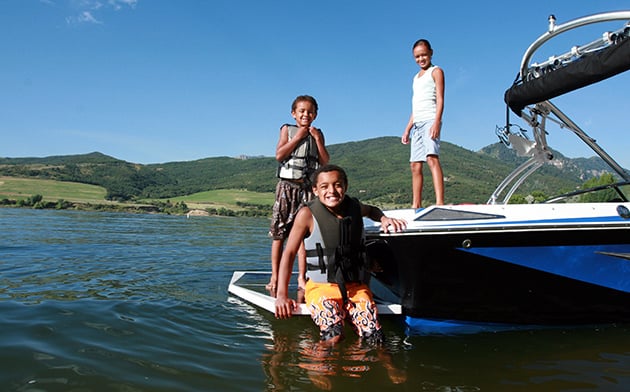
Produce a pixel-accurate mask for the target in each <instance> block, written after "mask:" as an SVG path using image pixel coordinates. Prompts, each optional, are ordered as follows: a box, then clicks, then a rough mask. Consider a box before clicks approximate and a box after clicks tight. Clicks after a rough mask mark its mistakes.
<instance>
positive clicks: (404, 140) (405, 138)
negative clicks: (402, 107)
mask: <svg viewBox="0 0 630 392" xmlns="http://www.w3.org/2000/svg"><path fill="white" fill-rule="evenodd" d="M412 127H413V113H411V116H409V122H408V123H407V126H406V127H405V132H403V135H402V138H401V140H400V141H401V142H402V144H409V133H410V132H411V128H412Z"/></svg>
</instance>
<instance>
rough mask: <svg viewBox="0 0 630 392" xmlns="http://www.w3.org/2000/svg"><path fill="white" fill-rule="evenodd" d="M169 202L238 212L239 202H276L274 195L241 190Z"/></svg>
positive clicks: (180, 198)
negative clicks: (180, 202)
mask: <svg viewBox="0 0 630 392" xmlns="http://www.w3.org/2000/svg"><path fill="white" fill-rule="evenodd" d="M168 200H170V201H171V202H172V203H174V202H179V201H183V202H184V203H186V205H187V206H188V208H196V209H202V210H203V209H206V208H216V209H219V208H226V209H230V210H235V211H236V210H239V209H241V207H240V206H239V205H238V204H237V202H239V203H244V204H256V205H268V206H271V205H273V202H274V200H275V195H274V194H273V193H260V192H250V191H245V190H240V189H217V190H213V191H207V192H199V193H194V194H192V195H187V196H179V197H173V198H169V199H168Z"/></svg>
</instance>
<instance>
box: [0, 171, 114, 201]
mask: <svg viewBox="0 0 630 392" xmlns="http://www.w3.org/2000/svg"><path fill="white" fill-rule="evenodd" d="M106 193H107V192H106V191H105V188H103V187H100V186H96V185H88V184H79V183H75V182H64V181H53V180H38V179H32V178H17V177H0V199H11V200H24V199H27V198H29V197H31V196H33V195H42V196H43V197H44V200H45V201H53V202H54V201H58V200H60V199H63V200H66V201H70V202H78V203H101V204H102V203H105V202H106V201H105V194H106Z"/></svg>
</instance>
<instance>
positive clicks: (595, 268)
mask: <svg viewBox="0 0 630 392" xmlns="http://www.w3.org/2000/svg"><path fill="white" fill-rule="evenodd" d="M459 250H461V251H463V252H469V253H474V254H477V255H480V256H484V257H488V258H492V259H497V260H501V261H504V262H508V263H512V264H516V265H520V266H523V267H528V268H533V269H536V270H540V271H545V272H549V273H552V274H555V275H559V276H564V277H567V278H571V279H576V280H579V281H583V282H588V283H592V284H596V285H599V286H604V287H608V288H612V289H615V290H620V291H624V292H630V245H629V244H621V245H582V246H580V245H571V246H532V247H527V246H521V247H510V248H505V247H483V248H472V249H464V248H460V249H459Z"/></svg>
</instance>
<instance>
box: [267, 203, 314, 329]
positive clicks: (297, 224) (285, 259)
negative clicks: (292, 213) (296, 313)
mask: <svg viewBox="0 0 630 392" xmlns="http://www.w3.org/2000/svg"><path fill="white" fill-rule="evenodd" d="M312 224H313V215H312V214H311V210H310V209H308V208H300V210H299V211H298V214H297V215H296V217H295V221H294V222H293V227H292V228H291V231H290V233H289V238H288V239H287V244H286V246H285V248H284V251H283V252H282V259H281V260H280V268H279V269H278V288H277V292H276V317H277V318H281V319H284V318H289V317H291V315H292V314H293V310H294V309H295V307H296V303H295V301H294V300H292V299H290V298H289V281H290V280H291V271H293V261H294V260H295V255H296V254H297V252H298V249H299V248H300V245H301V244H302V243H303V241H304V237H306V235H307V234H308V233H309V232H310V230H312V227H311V226H312Z"/></svg>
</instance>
